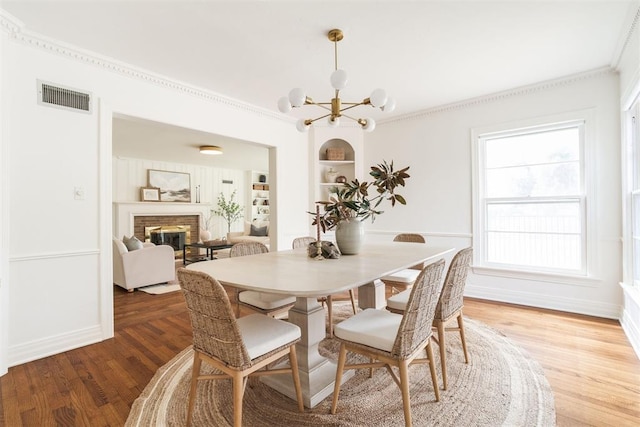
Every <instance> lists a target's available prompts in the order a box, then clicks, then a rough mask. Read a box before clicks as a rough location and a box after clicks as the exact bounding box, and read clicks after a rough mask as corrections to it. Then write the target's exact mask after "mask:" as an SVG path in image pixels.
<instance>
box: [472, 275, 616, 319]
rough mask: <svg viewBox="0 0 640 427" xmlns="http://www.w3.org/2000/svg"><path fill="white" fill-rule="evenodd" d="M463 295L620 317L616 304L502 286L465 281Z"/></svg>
mask: <svg viewBox="0 0 640 427" xmlns="http://www.w3.org/2000/svg"><path fill="white" fill-rule="evenodd" d="M464 295H465V296H467V297H471V298H479V299H485V300H490V301H499V302H505V303H509V304H519V305H526V306H530V307H537V308H545V309H549V310H559V311H565V312H568V313H576V314H585V315H587V316H595V317H603V318H606V319H616V320H618V319H620V312H621V307H620V306H619V305H616V304H610V303H602V302H593V301H586V300H581V299H577V298H566V297H560V296H553V298H550V297H549V296H548V295H541V294H535V293H531V292H520V291H513V290H509V289H504V288H499V289H497V288H488V287H485V286H474V285H472V284H471V283H467V286H466V287H465V293H464Z"/></svg>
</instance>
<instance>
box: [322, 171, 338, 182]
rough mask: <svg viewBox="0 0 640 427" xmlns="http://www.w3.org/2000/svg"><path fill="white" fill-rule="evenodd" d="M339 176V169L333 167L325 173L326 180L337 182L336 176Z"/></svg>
mask: <svg viewBox="0 0 640 427" xmlns="http://www.w3.org/2000/svg"><path fill="white" fill-rule="evenodd" d="M337 177H338V171H337V170H334V169H333V168H329V170H328V171H326V172H325V173H324V178H325V181H326V182H336V178H337Z"/></svg>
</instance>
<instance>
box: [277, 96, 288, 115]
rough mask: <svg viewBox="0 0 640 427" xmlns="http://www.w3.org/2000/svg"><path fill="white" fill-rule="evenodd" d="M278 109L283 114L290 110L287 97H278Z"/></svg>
mask: <svg viewBox="0 0 640 427" xmlns="http://www.w3.org/2000/svg"><path fill="white" fill-rule="evenodd" d="M278 110H280V112H281V113H285V114H286V113H288V112H289V111H291V103H290V102H289V98H287V97H286V96H283V97H282V98H280V99H278Z"/></svg>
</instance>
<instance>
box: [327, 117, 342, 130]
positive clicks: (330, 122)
mask: <svg viewBox="0 0 640 427" xmlns="http://www.w3.org/2000/svg"><path fill="white" fill-rule="evenodd" d="M327 124H328V125H329V127H332V128H337V127H338V126H340V117H333V118H332V117H331V116H329V117H328V118H327Z"/></svg>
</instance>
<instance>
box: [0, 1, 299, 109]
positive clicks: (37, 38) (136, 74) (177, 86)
mask: <svg viewBox="0 0 640 427" xmlns="http://www.w3.org/2000/svg"><path fill="white" fill-rule="evenodd" d="M0 29H2V30H3V31H4V32H6V33H7V34H8V35H9V37H10V38H12V39H13V40H15V41H16V42H18V43H21V44H23V45H26V46H29V47H32V48H36V49H40V50H43V51H46V52H49V53H52V54H54V55H58V56H61V57H64V58H67V59H72V60H75V61H78V62H81V63H84V64H89V65H93V66H95V67H98V68H101V69H103V70H106V71H110V72H113V73H117V74H120V75H124V76H127V77H130V78H134V79H137V80H140V81H144V82H146V83H151V84H155V85H157V86H161V87H164V88H167V89H171V90H175V91H178V92H182V93H184V94H188V95H192V96H196V97H198V98H202V99H205V100H207V101H210V102H213V103H216V104H222V105H224V106H226V107H231V108H234V109H237V110H241V111H243V112H248V113H252V114H256V115H259V116H263V117H268V118H272V119H278V120H283V116H282V115H281V114H280V113H277V112H274V111H271V110H267V109H264V108H261V107H257V106H255V105H252V104H248V103H246V102H242V101H239V100H237V99H233V98H230V97H227V96H224V95H221V94H219V93H216V92H213V91H209V90H206V89H202V88H199V87H196V86H192V85H190V84H187V83H185V82H181V81H178V80H175V79H172V78H169V77H166V76H163V75H160V74H156V73H153V72H150V71H147V70H144V69H142V68H138V67H134V66H131V65H129V64H125V63H123V62H120V61H118V60H116V59H113V58H110V57H107V56H103V55H99V54H96V53H94V52H90V51H88V50H84V49H81V48H78V47H75V46H72V45H69V44H66V43H64V42H61V41H58V40H53V39H50V38H47V37H45V36H43V35H40V34H37V33H34V32H32V31H29V30H27V29H26V28H25V27H24V24H23V23H22V22H21V21H19V20H18V19H17V18H15V17H14V16H12V15H10V14H8V13H7V12H6V11H4V10H3V9H1V8H0ZM287 121H290V120H287Z"/></svg>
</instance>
